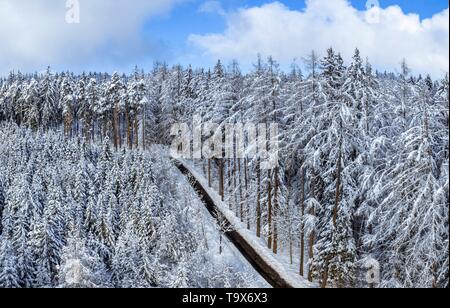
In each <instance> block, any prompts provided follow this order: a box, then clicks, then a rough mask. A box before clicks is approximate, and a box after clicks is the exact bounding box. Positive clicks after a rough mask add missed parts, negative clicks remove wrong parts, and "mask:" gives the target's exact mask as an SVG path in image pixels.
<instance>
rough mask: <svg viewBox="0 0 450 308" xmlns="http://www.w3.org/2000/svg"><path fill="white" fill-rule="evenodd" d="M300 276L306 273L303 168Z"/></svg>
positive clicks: (301, 179)
mask: <svg viewBox="0 0 450 308" xmlns="http://www.w3.org/2000/svg"><path fill="white" fill-rule="evenodd" d="M299 203H300V215H301V216H300V217H301V224H300V276H304V275H305V222H304V218H305V174H304V171H303V168H301V169H300V200H299Z"/></svg>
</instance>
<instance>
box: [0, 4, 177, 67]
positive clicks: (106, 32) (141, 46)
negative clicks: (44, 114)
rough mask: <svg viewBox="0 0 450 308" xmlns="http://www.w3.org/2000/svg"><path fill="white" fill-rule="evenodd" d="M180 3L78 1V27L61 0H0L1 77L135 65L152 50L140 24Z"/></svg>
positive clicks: (152, 45)
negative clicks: (45, 70) (14, 71)
mask: <svg viewBox="0 0 450 308" xmlns="http://www.w3.org/2000/svg"><path fill="white" fill-rule="evenodd" d="M181 1H183V0H151V1H149V0H132V1H129V0H114V1H111V0H78V2H79V4H80V23H79V24H68V23H67V22H66V12H67V10H68V9H67V8H66V1H65V0H44V1H42V0H39V1H30V0H0V73H2V74H4V73H5V72H6V71H8V70H10V69H21V70H25V71H30V70H38V69H43V68H44V67H45V65H47V64H50V65H56V66H61V67H63V68H69V67H74V66H76V67H86V68H90V67H103V66H108V65H111V64H112V65H113V66H114V65H121V64H123V63H127V64H129V63H128V62H129V61H133V60H134V61H138V60H139V59H143V58H144V57H145V56H148V55H149V54H151V53H152V52H153V50H154V49H156V48H157V46H155V45H156V44H157V43H156V42H148V41H147V42H146V41H144V40H143V38H142V35H141V33H140V32H141V30H142V29H141V28H142V25H143V24H144V22H145V21H146V20H147V19H148V18H151V17H153V16H156V15H159V14H164V13H166V12H168V11H169V10H170V9H171V8H172V7H173V6H174V5H175V4H177V3H178V2H181ZM131 64H134V63H131ZM43 66H44V67H43Z"/></svg>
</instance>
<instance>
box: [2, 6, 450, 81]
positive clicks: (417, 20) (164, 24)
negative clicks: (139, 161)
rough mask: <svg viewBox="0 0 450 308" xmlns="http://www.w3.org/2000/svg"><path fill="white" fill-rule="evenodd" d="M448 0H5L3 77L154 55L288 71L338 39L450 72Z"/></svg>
mask: <svg viewBox="0 0 450 308" xmlns="http://www.w3.org/2000/svg"><path fill="white" fill-rule="evenodd" d="M448 4H449V2H448V0H369V1H367V0H351V1H350V0H331V1H330V0H278V1H274V0H151V1H149V0H133V1H129V0H95V1H93V0H39V1H33V0H0V76H1V75H6V74H7V73H8V72H9V71H10V70H21V71H23V72H34V71H38V72H39V71H42V70H44V69H45V68H46V67H47V66H49V65H50V66H51V67H52V68H53V70H56V71H60V70H72V71H75V72H81V71H108V72H111V71H122V72H129V71H131V70H132V68H133V67H134V66H135V65H138V66H139V67H141V68H143V69H145V70H150V69H151V68H152V66H153V63H154V62H155V61H156V60H159V61H166V62H167V63H169V64H176V63H180V64H183V65H188V64H192V65H193V66H194V67H211V66H212V65H214V63H215V62H216V61H217V59H222V60H223V61H224V62H225V63H226V62H230V61H231V60H234V59H236V60H238V61H239V62H240V63H241V66H242V67H243V69H244V70H245V69H249V68H251V64H252V62H254V60H255V59H256V56H257V54H258V53H260V54H261V55H262V56H263V57H267V56H269V55H271V56H273V57H274V58H275V59H277V61H278V62H279V63H280V66H281V67H282V68H286V69H288V68H289V66H290V64H291V63H292V62H293V61H294V60H295V61H296V62H298V64H299V65H301V62H302V59H303V58H304V57H305V56H306V55H307V54H308V53H309V52H310V51H311V50H313V49H314V50H316V51H317V52H318V53H319V54H323V53H324V52H325V50H326V49H327V48H328V47H330V46H332V47H334V48H335V49H336V50H338V51H339V52H341V53H342V55H343V56H344V58H345V59H346V60H347V61H350V60H351V56H352V54H353V52H354V49H355V48H356V47H358V48H359V49H360V50H361V53H362V55H363V56H364V57H367V58H369V60H370V62H371V63H372V64H373V65H374V67H375V68H377V69H379V70H389V71H394V72H395V71H396V69H397V68H398V66H399V63H400V62H401V60H402V59H403V58H405V59H406V60H407V62H408V63H409V65H410V67H411V69H412V70H413V72H414V73H417V74H418V73H421V74H426V73H429V74H431V75H432V76H433V77H435V78H440V77H442V75H444V74H445V72H448V67H449V60H448V53H449V9H448V7H449V5H448Z"/></svg>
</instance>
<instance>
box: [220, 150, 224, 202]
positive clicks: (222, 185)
mask: <svg viewBox="0 0 450 308" xmlns="http://www.w3.org/2000/svg"><path fill="white" fill-rule="evenodd" d="M224 169H225V166H224V162H223V159H221V158H220V159H219V195H220V197H221V200H222V201H225V179H224V175H225V170H224Z"/></svg>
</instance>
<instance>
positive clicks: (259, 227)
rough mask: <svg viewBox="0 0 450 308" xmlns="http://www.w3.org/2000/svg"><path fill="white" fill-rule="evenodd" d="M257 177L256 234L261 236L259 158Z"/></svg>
mask: <svg viewBox="0 0 450 308" xmlns="http://www.w3.org/2000/svg"><path fill="white" fill-rule="evenodd" d="M256 173H257V175H256V177H257V182H258V183H257V185H258V187H257V198H256V199H257V200H256V236H257V237H261V165H260V161H259V159H258V163H257V166H256Z"/></svg>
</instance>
